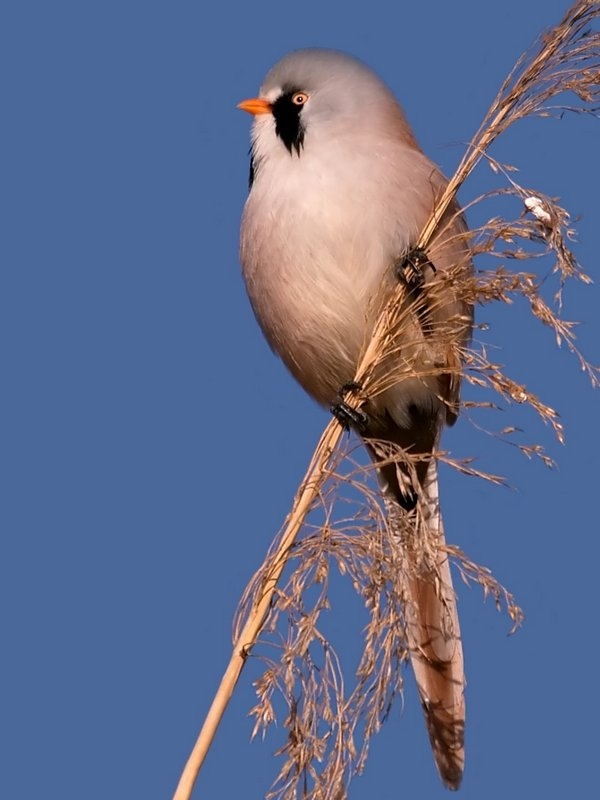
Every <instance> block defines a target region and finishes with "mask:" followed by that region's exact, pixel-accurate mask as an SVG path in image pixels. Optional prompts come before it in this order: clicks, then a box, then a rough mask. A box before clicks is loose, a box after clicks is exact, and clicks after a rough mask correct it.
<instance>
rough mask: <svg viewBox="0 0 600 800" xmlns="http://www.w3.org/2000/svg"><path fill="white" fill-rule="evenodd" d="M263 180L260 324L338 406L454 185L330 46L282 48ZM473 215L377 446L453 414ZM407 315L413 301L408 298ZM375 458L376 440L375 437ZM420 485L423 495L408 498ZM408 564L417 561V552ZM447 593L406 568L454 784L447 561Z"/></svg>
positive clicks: (252, 199)
mask: <svg viewBox="0 0 600 800" xmlns="http://www.w3.org/2000/svg"><path fill="white" fill-rule="evenodd" d="M240 107H242V108H245V110H247V111H250V112H251V113H253V114H254V115H255V121H254V125H253V130H252V162H253V182H252V185H251V190H250V194H249V197H248V200H247V203H246V207H245V209H244V215H243V220H242V233H241V261H242V267H243V273H244V278H245V281H246V285H247V288H248V294H249V297H250V301H251V303H252V307H253V309H254V312H255V314H256V317H257V319H258V321H259V323H260V325H261V327H262V329H263V331H264V333H265V336H266V338H267V340H268V341H269V343H270V345H271V347H272V348H273V349H274V350H275V351H276V352H277V353H278V354H279V356H280V357H281V358H282V360H283V361H284V362H285V364H286V366H287V367H288V369H289V370H290V371H291V372H292V374H293V375H294V376H295V377H296V379H297V380H298V381H299V382H300V383H301V385H302V386H303V387H304V388H305V389H306V391H307V392H308V393H309V394H311V395H312V396H313V397H314V398H315V399H316V400H317V401H318V402H320V403H322V404H324V405H330V404H331V403H334V402H335V401H336V399H337V396H338V393H339V390H340V388H341V387H342V386H344V385H345V384H347V383H348V382H350V381H352V379H353V378H354V376H355V372H356V368H357V365H358V362H359V359H360V356H361V352H362V350H363V348H364V346H365V344H366V342H367V341H368V339H369V337H370V335H371V332H372V328H373V324H374V322H375V319H376V315H377V313H378V311H379V310H380V309H381V306H382V302H383V301H385V298H386V297H387V296H389V294H390V293H391V291H392V290H393V288H394V286H395V284H396V282H397V280H398V277H397V274H396V272H395V269H394V265H395V264H397V263H398V262H399V260H401V259H402V257H403V256H405V255H406V254H407V253H408V252H409V250H410V249H411V248H412V247H413V246H414V244H415V242H416V240H417V237H418V235H419V233H420V231H421V229H422V228H423V226H424V224H425V222H426V221H427V219H428V217H429V215H430V213H431V210H432V208H433V206H434V203H435V201H436V198H437V197H439V194H440V192H441V191H442V190H443V187H444V186H445V179H444V178H443V176H442V175H441V173H440V172H439V170H438V169H437V167H435V165H434V164H432V162H431V161H429V159H427V157H426V156H425V155H424V154H423V153H422V151H421V150H420V149H419V147H418V145H417V143H416V141H415V138H414V136H413V134H412V132H411V130H410V128H409V126H408V123H407V122H406V120H405V117H404V114H403V112H402V110H401V108H400V106H399V105H398V103H397V102H396V100H395V99H394V97H393V95H392V94H391V92H390V91H389V90H388V89H387V87H386V86H385V85H384V84H383V83H382V82H381V80H380V79H379V78H378V77H377V76H376V75H375V73H373V72H372V71H371V70H370V69H368V68H367V67H366V66H365V65H364V64H362V63H361V62H360V61H357V60H356V59H353V58H351V57H349V56H346V55H344V54H342V53H338V52H336V51H329V50H313V49H309V50H301V51H297V52H294V53H291V54H290V55H288V56H286V57H285V58H284V59H282V61H280V62H279V63H278V64H277V65H276V66H275V67H274V68H273V69H272V70H271V71H270V72H269V74H268V75H267V77H266V78H265V81H264V83H263V86H262V87H261V89H260V95H259V98H258V99H256V100H252V101H245V102H244V103H242V104H240ZM464 231H465V227H464V222H463V220H462V218H461V216H460V214H458V212H457V209H456V208H455V207H452V208H451V209H450V211H449V212H448V213H447V215H446V217H445V219H444V221H443V224H442V226H441V228H440V233H439V234H438V236H437V238H436V239H435V240H434V242H433V243H432V245H431V247H430V248H429V249H428V255H429V259H430V262H431V263H432V264H433V265H434V267H435V271H434V269H432V268H431V267H428V268H427V275H426V277H427V291H428V300H427V302H428V307H427V315H428V316H427V326H429V327H430V328H431V330H435V335H431V336H428V335H427V330H426V329H425V327H424V326H423V323H422V320H420V319H419V318H418V317H417V315H415V313H414V312H413V311H411V312H410V313H409V314H407V318H408V322H407V325H406V333H405V334H403V337H402V340H401V342H400V346H399V351H398V353H397V363H398V364H400V363H403V364H409V365H410V367H411V369H412V377H407V376H406V375H405V376H404V377H402V378H401V379H398V380H397V381H396V382H392V383H393V385H392V386H391V387H390V388H388V389H386V390H385V391H384V392H382V393H380V394H379V395H378V396H377V397H376V398H374V399H372V400H371V401H369V403H368V404H367V405H366V406H365V409H364V410H365V411H366V413H367V416H368V423H367V426H366V429H365V430H364V431H362V433H363V434H364V436H365V437H366V438H367V439H369V438H371V439H378V440H382V441H384V442H385V441H387V442H391V443H393V444H395V445H399V446H400V447H402V448H404V449H405V450H410V452H411V453H414V454H417V455H420V454H421V455H425V456H426V455H427V454H429V453H431V452H432V451H433V449H434V448H435V446H436V444H437V441H438V439H439V434H440V431H441V428H442V427H443V424H444V423H445V422H447V423H450V424H451V423H452V422H453V421H454V419H455V418H456V414H457V408H458V391H459V384H460V380H459V377H458V374H457V372H456V367H457V362H458V363H459V362H460V351H461V348H462V347H463V346H464V345H465V344H466V342H467V340H468V337H469V335H470V327H471V309H470V307H469V306H468V304H466V303H464V302H462V301H461V300H460V299H458V298H457V296H456V295H455V290H454V289H453V288H451V286H452V285H451V284H450V283H448V282H446V283H444V282H443V281H440V280H439V278H440V276H443V275H444V272H445V271H448V270H451V269H455V268H456V267H457V266H460V265H462V269H464V270H468V269H469V266H468V257H467V256H466V254H465V253H466V250H465V247H466V246H465V242H464V236H463V234H464ZM407 308H408V306H407ZM368 446H369V448H370V452H371V453H372V455H373V457H374V459H375V460H377V458H378V451H377V448H376V447H375V446H373V445H368ZM416 472H417V478H418V486H415V487H412V488H411V489H410V491H409V492H408V494H410V493H411V492H413V494H415V496H416V495H418V496H420V499H421V505H422V507H423V508H424V509H425V512H424V513H425V517H426V518H427V520H428V522H427V524H428V525H429V527H430V529H431V530H432V531H433V535H434V538H436V537H437V539H438V541H439V543H443V528H442V523H441V518H440V515H439V508H438V502H437V474H436V465H435V460H433V459H427V458H423V459H422V460H421V461H420V462H419V463H417V464H416ZM381 477H382V481H383V483H384V486H385V491H386V496H387V502H388V508H389V510H390V516H391V518H393V517H394V515H395V514H406V513H410V511H411V509H412V505H414V503H413V504H412V505H411V502H410V499H408V500H407V490H406V488H405V487H404V488H403V487H402V486H401V485H400V484H401V483H402V482H403V481H401V480H400V479H399V473H398V471H397V470H396V468H395V467H394V466H388V467H386V468H384V469H382V470H381ZM413 490H414V491H413ZM407 557H408V558H410V557H411V554H410V553H408V554H407ZM438 562H439V563H438V565H437V572H438V576H439V577H441V586H438V587H437V588H436V587H435V586H434V583H433V580H432V575H431V574H423V575H422V577H421V576H418V575H417V576H416V577H415V575H416V574H417V573H416V572H415V570H412V571H411V570H409V571H408V573H407V574H410V576H411V577H410V578H409V579H408V592H409V596H410V599H411V600H412V603H409V606H410V609H409V610H408V612H407V616H408V619H409V622H408V635H409V640H410V645H411V659H412V663H413V667H414V670H415V674H416V678H417V684H418V686H419V692H420V694H421V700H422V702H423V705H424V709H425V714H426V718H427V721H428V728H429V733H430V738H431V741H432V746H433V749H434V754H435V757H436V761H437V764H438V768H439V769H440V773H441V775H442V778H443V780H444V782H445V783H446V785H448V786H449V787H450V788H457V786H458V784H459V783H460V779H461V777H462V768H463V761H464V754H463V729H464V697H463V688H464V676H463V665H462V649H461V643H460V632H459V628H458V617H457V614H456V603H455V598H454V592H453V589H452V583H451V577H450V570H449V566H448V563H447V560H446V559H445V558H444V557H441V556H440V557H438Z"/></svg>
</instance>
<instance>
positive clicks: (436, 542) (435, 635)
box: [404, 459, 465, 789]
mask: <svg viewBox="0 0 600 800" xmlns="http://www.w3.org/2000/svg"><path fill="white" fill-rule="evenodd" d="M423 483H424V485H423V486H422V487H421V495H422V496H421V502H420V503H419V508H420V511H418V512H417V515H416V519H417V522H416V524H417V526H419V527H420V526H421V525H423V526H426V531H423V530H422V529H421V533H420V532H419V530H418V529H417V531H416V535H417V537H418V536H420V535H426V536H427V538H428V540H429V543H430V544H429V546H428V547H427V548H426V549H427V550H429V554H430V555H429V558H428V557H423V553H422V551H421V550H420V548H413V547H408V548H406V550H405V553H404V557H405V558H406V562H405V563H406V573H405V574H406V592H407V608H406V622H407V638H408V644H409V647H410V658H411V663H412V667H413V670H414V673H415V677H416V681H417V687H418V690H419V695H420V698H421V704H422V706H423V711H424V713H425V720H426V723H427V729H428V731H429V739H430V741H431V747H432V749H433V755H434V758H435V761H436V764H437V767H438V770H439V773H440V776H441V778H442V781H443V782H444V784H445V786H446V787H447V788H448V789H458V787H459V786H460V783H461V780H462V774H463V769H464V761H465V754H464V728H465V697H464V688H465V676H464V666H463V653H462V644H461V638H460V627H459V622H458V613H457V608H456V597H455V594H454V590H453V588H452V577H451V574H450V565H449V563H448V558H447V555H446V554H445V553H444V552H443V549H442V547H440V546H443V544H444V541H445V540H444V529H443V525H442V519H441V515H440V510H439V500H438V483H437V465H436V462H435V459H431V461H430V462H429V466H428V470H427V477H426V480H425V481H424V482H423ZM423 495H425V496H424V497H423ZM411 516H412V515H411ZM419 553H421V555H420V556H419Z"/></svg>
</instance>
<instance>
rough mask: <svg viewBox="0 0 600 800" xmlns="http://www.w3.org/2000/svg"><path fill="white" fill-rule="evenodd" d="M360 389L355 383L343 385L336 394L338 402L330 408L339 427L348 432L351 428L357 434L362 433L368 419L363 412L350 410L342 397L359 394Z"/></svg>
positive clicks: (354, 409)
mask: <svg viewBox="0 0 600 800" xmlns="http://www.w3.org/2000/svg"><path fill="white" fill-rule="evenodd" d="M361 389H362V386H361V385H360V384H358V383H356V382H355V381H350V383H345V384H344V385H343V386H342V387H341V389H340V390H339V392H338V398H339V399H338V402H337V403H334V404H333V405H332V406H331V407H330V411H331V413H332V414H333V416H334V417H335V418H336V419H337V421H338V422H339V423H340V425H342V427H344V428H345V429H346V430H349V429H350V428H351V427H352V428H354V429H355V430H357V431H358V432H359V433H364V432H365V431H366V429H367V425H368V423H369V417H368V416H367V415H366V414H365V412H364V411H360V410H359V409H356V408H352V407H351V406H349V405H348V403H346V401H345V400H344V397H345V396H346V395H347V394H348V393H356V392H360V391H361Z"/></svg>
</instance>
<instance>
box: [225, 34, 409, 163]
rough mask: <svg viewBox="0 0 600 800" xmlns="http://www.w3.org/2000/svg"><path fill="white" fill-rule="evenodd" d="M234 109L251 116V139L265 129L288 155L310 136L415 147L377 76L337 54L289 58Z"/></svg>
mask: <svg viewBox="0 0 600 800" xmlns="http://www.w3.org/2000/svg"><path fill="white" fill-rule="evenodd" d="M239 107H240V108H242V109H244V110H245V111H249V112H250V113H252V114H254V115H256V122H255V131H254V138H255V139H256V138H257V137H258V136H260V135H261V132H263V133H264V132H265V129H266V128H267V126H268V127H269V129H270V130H271V131H274V133H275V135H276V137H277V142H276V143H275V142H273V144H274V145H275V144H277V145H278V146H279V147H281V146H282V145H283V146H284V147H285V148H286V149H287V150H288V152H289V153H290V154H294V153H297V154H298V155H300V153H301V151H302V148H304V147H308V146H309V145H310V141H311V134H313V132H314V133H315V134H317V135H318V137H319V138H321V137H323V136H328V135H329V136H339V135H340V133H341V132H342V131H347V132H348V133H349V134H351V133H352V132H356V133H358V134H360V133H362V132H364V131H367V130H370V131H373V129H376V130H377V132H378V134H379V135H382V132H383V133H384V134H385V133H386V132H387V134H388V135H390V136H395V137H398V136H400V137H402V138H403V139H404V140H405V141H406V142H407V143H409V144H410V145H412V146H414V147H416V146H417V145H416V142H415V141H414V137H413V135H412V132H411V131H410V128H409V126H408V124H407V122H406V120H405V118H404V114H403V112H402V110H401V108H400V106H399V105H398V103H397V101H396V99H395V97H394V95H393V94H392V92H391V91H390V90H389V89H388V87H387V86H386V85H385V84H384V83H383V81H382V80H381V79H380V78H379V76H378V75H376V73H375V72H373V70H371V69H370V68H369V67H367V66H366V65H365V64H363V63H362V61H359V60H358V59H357V58H354V57H352V56H349V55H347V54H345V53H342V52H340V51H338V50H325V49H320V48H307V49H304V50H295V51H294V52H292V53H289V54H288V55H287V56H285V57H284V58H282V59H281V61H279V62H278V63H277V64H275V66H274V67H273V68H272V69H271V70H270V71H269V73H268V74H267V76H266V77H265V79H264V81H263V84H262V86H261V88H260V93H259V97H258V98H256V99H253V100H246V101H244V102H243V103H240V106H239ZM269 117H270V119H269ZM273 123H274V124H273ZM328 132H329V133H328Z"/></svg>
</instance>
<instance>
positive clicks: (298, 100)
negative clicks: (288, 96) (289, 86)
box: [292, 92, 308, 106]
mask: <svg viewBox="0 0 600 800" xmlns="http://www.w3.org/2000/svg"><path fill="white" fill-rule="evenodd" d="M307 100H308V95H307V94H306V92H294V94H293V95H292V103H293V104H294V105H295V106H303V105H304V103H306V101H307Z"/></svg>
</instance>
